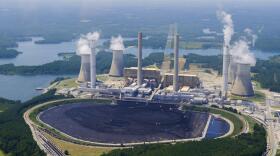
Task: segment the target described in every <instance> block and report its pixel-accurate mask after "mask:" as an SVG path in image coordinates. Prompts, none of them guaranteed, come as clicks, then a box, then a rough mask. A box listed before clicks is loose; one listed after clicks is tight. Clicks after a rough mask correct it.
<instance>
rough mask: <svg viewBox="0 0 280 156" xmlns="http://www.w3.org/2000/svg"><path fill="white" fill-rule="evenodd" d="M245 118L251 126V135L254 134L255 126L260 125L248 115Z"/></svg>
mask: <svg viewBox="0 0 280 156" xmlns="http://www.w3.org/2000/svg"><path fill="white" fill-rule="evenodd" d="M243 117H244V119H245V120H246V121H247V122H248V124H249V133H253V132H254V125H255V124H258V122H257V121H256V120H255V119H253V118H252V117H249V116H247V115H243Z"/></svg>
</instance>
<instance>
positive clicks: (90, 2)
mask: <svg viewBox="0 0 280 156" xmlns="http://www.w3.org/2000/svg"><path fill="white" fill-rule="evenodd" d="M130 6H134V7H168V6H170V7H175V6H177V7H186V8H187V7H267V6H274V7H275V6H280V1H279V0H211V1H209V0H133V1H131V0H102V1H100V0H48V1H42V0H0V8H23V9H25V10H28V9H31V10H32V9H34V8H41V7H52V8H58V9H59V8H60V9H64V8H66V7H72V8H81V9H83V8H100V7H103V8H107V7H109V8H110V7H130Z"/></svg>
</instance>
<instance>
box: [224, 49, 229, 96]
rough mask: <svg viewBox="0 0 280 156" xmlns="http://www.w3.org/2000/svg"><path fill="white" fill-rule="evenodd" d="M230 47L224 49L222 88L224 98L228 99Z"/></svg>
mask: <svg viewBox="0 0 280 156" xmlns="http://www.w3.org/2000/svg"><path fill="white" fill-rule="evenodd" d="M228 49H229V47H227V46H224V48H223V88H222V96H223V97H224V98H226V97H227V92H228V68H229V62H230V54H229V53H228Z"/></svg>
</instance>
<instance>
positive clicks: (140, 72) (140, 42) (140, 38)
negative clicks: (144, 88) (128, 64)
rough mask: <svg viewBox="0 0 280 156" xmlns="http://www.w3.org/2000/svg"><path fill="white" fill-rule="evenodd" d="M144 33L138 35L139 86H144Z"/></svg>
mask: <svg viewBox="0 0 280 156" xmlns="http://www.w3.org/2000/svg"><path fill="white" fill-rule="evenodd" d="M142 79H143V76H142V33H141V32H139V33H138V70H137V85H138V86H141V85H142Z"/></svg>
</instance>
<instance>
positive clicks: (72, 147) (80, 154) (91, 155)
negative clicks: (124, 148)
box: [45, 133, 113, 156]
mask: <svg viewBox="0 0 280 156" xmlns="http://www.w3.org/2000/svg"><path fill="white" fill-rule="evenodd" d="M45 134H46V133H45ZM46 136H47V137H48V138H49V139H50V140H52V142H53V143H55V144H56V146H57V147H59V148H60V149H61V150H63V151H66V150H67V151H68V152H69V154H70V155H73V156H100V155H101V154H103V153H108V152H109V151H111V150H113V148H110V147H94V146H83V145H78V144H73V143H70V142H65V141H62V140H59V139H57V138H54V137H52V136H50V135H48V134H46Z"/></svg>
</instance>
